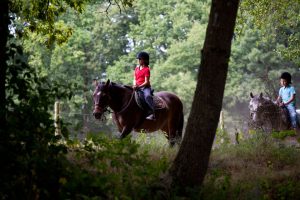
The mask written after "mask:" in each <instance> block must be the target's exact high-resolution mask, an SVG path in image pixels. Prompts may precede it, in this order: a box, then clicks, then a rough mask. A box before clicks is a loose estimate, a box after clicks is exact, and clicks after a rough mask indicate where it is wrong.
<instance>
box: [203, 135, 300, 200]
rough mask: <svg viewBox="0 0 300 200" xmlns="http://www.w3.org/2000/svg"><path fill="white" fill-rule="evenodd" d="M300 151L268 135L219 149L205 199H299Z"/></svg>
mask: <svg viewBox="0 0 300 200" xmlns="http://www.w3.org/2000/svg"><path fill="white" fill-rule="evenodd" d="M299 168H300V150H299V149H297V148H294V147H288V146H283V145H278V143H277V142H276V141H275V140H274V138H272V137H270V136H266V135H264V134H257V135H255V136H254V137H252V138H250V139H248V140H244V141H243V142H241V143H240V144H239V145H229V146H228V145H227V146H224V147H220V148H219V149H215V150H214V151H213V152H212V155H211V158H210V166H209V170H208V173H207V176H206V179H205V182H204V185H203V192H202V197H203V198H204V199H297V198H299V196H300V182H299V180H300V171H299Z"/></svg>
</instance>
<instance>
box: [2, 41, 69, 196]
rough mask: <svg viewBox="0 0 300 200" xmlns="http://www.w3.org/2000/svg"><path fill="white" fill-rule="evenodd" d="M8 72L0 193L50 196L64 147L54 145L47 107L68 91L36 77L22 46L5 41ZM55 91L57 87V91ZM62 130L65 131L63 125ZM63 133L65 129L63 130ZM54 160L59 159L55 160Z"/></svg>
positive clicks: (66, 94)
mask: <svg viewBox="0 0 300 200" xmlns="http://www.w3.org/2000/svg"><path fill="white" fill-rule="evenodd" d="M9 57H10V60H9V62H8V68H7V74H8V75H7V77H6V83H7V84H6V88H5V89H6V91H5V92H6V109H7V110H6V120H7V130H6V133H7V134H5V135H1V143H0V152H1V158H2V161H3V163H5V165H1V183H0V184H1V186H0V187H1V191H0V196H1V197H3V199H17V198H19V197H22V198H28V199H33V198H37V197H40V198H50V197H55V196H57V194H58V191H56V188H55V187H53V186H54V185H57V186H58V185H59V184H58V179H57V177H54V176H51V177H47V175H48V174H57V175H58V176H60V174H63V173H64V171H63V170H62V165H63V162H64V161H65V159H64V157H63V155H64V154H65V153H66V147H65V146H62V145H54V143H56V141H58V140H59V139H60V137H57V136H54V121H53V120H52V119H51V114H50V113H49V112H48V111H49V109H50V108H51V105H53V103H54V100H55V98H56V97H61V98H64V97H67V96H69V94H70V91H68V90H67V88H65V90H63V91H62V90H59V89H58V88H59V87H60V86H59V85H57V84H55V83H52V84H50V83H49V82H47V80H45V79H43V78H39V77H38V75H37V74H36V71H35V70H34V68H32V67H31V66H29V65H27V64H26V56H25V55H24V54H23V50H22V48H21V47H20V46H18V45H16V44H15V42H13V41H11V42H10V43H9ZM58 91H59V92H58ZM63 132H64V133H66V134H67V131H66V130H65V129H64V128H63ZM66 134H65V135H66ZM58 160H60V161H59V162H58ZM52 192H53V193H52Z"/></svg>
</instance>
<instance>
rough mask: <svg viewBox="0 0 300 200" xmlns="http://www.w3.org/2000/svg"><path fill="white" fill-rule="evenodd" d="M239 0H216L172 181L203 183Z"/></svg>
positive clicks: (213, 2)
mask: <svg viewBox="0 0 300 200" xmlns="http://www.w3.org/2000/svg"><path fill="white" fill-rule="evenodd" d="M238 4H239V0H213V1H212V5H211V11H210V16H209V23H208V27H207V30H206V38H205V42H204V47H203V50H202V59H201V64H200V67H199V74H198V82H197V87H196V91H195V96H194V100H193V104H192V109H191V113H190V116H189V119H188V123H187V127H186V131H185V136H184V138H183V141H182V144H181V147H180V149H179V152H178V154H177V157H176V158H175V160H174V163H173V165H172V167H171V168H170V171H169V174H170V176H169V178H171V179H170V180H171V183H172V184H176V185H179V186H182V187H194V186H199V185H201V184H202V181H203V179H204V176H205V174H206V171H207V167H208V162H209V156H210V152H211V148H212V144H213V141H214V137H215V133H216V129H217V126H218V120H219V116H220V111H221V108H222V100H223V94H224V88H225V82H226V76H227V70H228V61H229V57H230V50H231V42H232V38H233V31H234V25H235V21H236V16H237V10H238Z"/></svg>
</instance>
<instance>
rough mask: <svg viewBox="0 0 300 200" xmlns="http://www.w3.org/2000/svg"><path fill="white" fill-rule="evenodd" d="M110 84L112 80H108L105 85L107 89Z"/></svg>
mask: <svg viewBox="0 0 300 200" xmlns="http://www.w3.org/2000/svg"><path fill="white" fill-rule="evenodd" d="M109 84H110V80H109V79H108V80H107V81H106V83H105V86H106V87H107V86H108V85H109Z"/></svg>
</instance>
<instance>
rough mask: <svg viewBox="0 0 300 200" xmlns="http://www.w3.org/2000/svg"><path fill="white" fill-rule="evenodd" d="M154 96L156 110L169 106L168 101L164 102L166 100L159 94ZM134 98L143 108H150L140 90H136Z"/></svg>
mask: <svg viewBox="0 0 300 200" xmlns="http://www.w3.org/2000/svg"><path fill="white" fill-rule="evenodd" d="M152 97H153V103H154V109H155V110H160V109H164V108H166V107H167V105H166V103H165V102H164V100H162V99H161V98H160V97H158V96H155V95H154V96H152ZM134 98H135V101H136V103H137V104H138V106H139V107H140V108H141V109H142V110H148V106H147V103H146V102H145V100H144V97H143V95H141V94H140V93H139V92H137V91H136V92H135V94H134Z"/></svg>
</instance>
